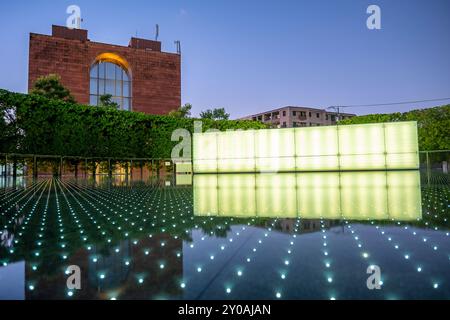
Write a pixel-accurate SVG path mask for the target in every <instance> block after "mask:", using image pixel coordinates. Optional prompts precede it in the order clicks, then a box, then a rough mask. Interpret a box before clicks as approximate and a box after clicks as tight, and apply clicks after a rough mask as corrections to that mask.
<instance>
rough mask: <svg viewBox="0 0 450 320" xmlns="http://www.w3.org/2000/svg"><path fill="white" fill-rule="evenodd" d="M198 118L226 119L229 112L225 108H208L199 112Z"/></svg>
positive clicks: (228, 117) (228, 116)
mask: <svg viewBox="0 0 450 320" xmlns="http://www.w3.org/2000/svg"><path fill="white" fill-rule="evenodd" d="M200 118H202V119H211V120H228V119H230V114H229V113H226V111H225V108H216V109H213V110H211V109H208V110H206V111H203V112H201V113H200Z"/></svg>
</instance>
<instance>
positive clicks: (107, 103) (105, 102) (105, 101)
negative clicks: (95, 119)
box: [99, 94, 120, 109]
mask: <svg viewBox="0 0 450 320" xmlns="http://www.w3.org/2000/svg"><path fill="white" fill-rule="evenodd" d="M99 107H105V108H113V109H120V106H119V104H118V103H117V102H114V101H112V95H110V94H104V95H102V96H100V104H99Z"/></svg>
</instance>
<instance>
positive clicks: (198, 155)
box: [192, 132, 217, 173]
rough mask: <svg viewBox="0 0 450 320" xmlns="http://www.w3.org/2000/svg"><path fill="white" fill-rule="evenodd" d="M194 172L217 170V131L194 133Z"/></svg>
mask: <svg viewBox="0 0 450 320" xmlns="http://www.w3.org/2000/svg"><path fill="white" fill-rule="evenodd" d="M193 140H194V144H193V150H192V151H193V160H194V161H193V164H194V165H193V167H194V172H205V173H206V172H210V173H213V172H217V133H215V132H212V133H211V132H210V133H202V134H198V133H194V139H193Z"/></svg>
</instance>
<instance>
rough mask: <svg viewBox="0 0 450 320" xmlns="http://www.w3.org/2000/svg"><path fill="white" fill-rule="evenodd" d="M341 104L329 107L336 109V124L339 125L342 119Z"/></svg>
mask: <svg viewBox="0 0 450 320" xmlns="http://www.w3.org/2000/svg"><path fill="white" fill-rule="evenodd" d="M341 108H342V107H341V106H331V107H329V108H327V109H332V110H335V111H336V113H337V118H336V124H337V125H339V120H341Z"/></svg>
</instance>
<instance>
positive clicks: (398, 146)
mask: <svg viewBox="0 0 450 320" xmlns="http://www.w3.org/2000/svg"><path fill="white" fill-rule="evenodd" d="M385 132H386V133H385V134H386V152H387V156H386V166H387V168H388V169H410V168H419V153H418V150H419V147H418V139H417V123H416V122H402V123H401V125H399V124H397V123H386V124H385Z"/></svg>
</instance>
